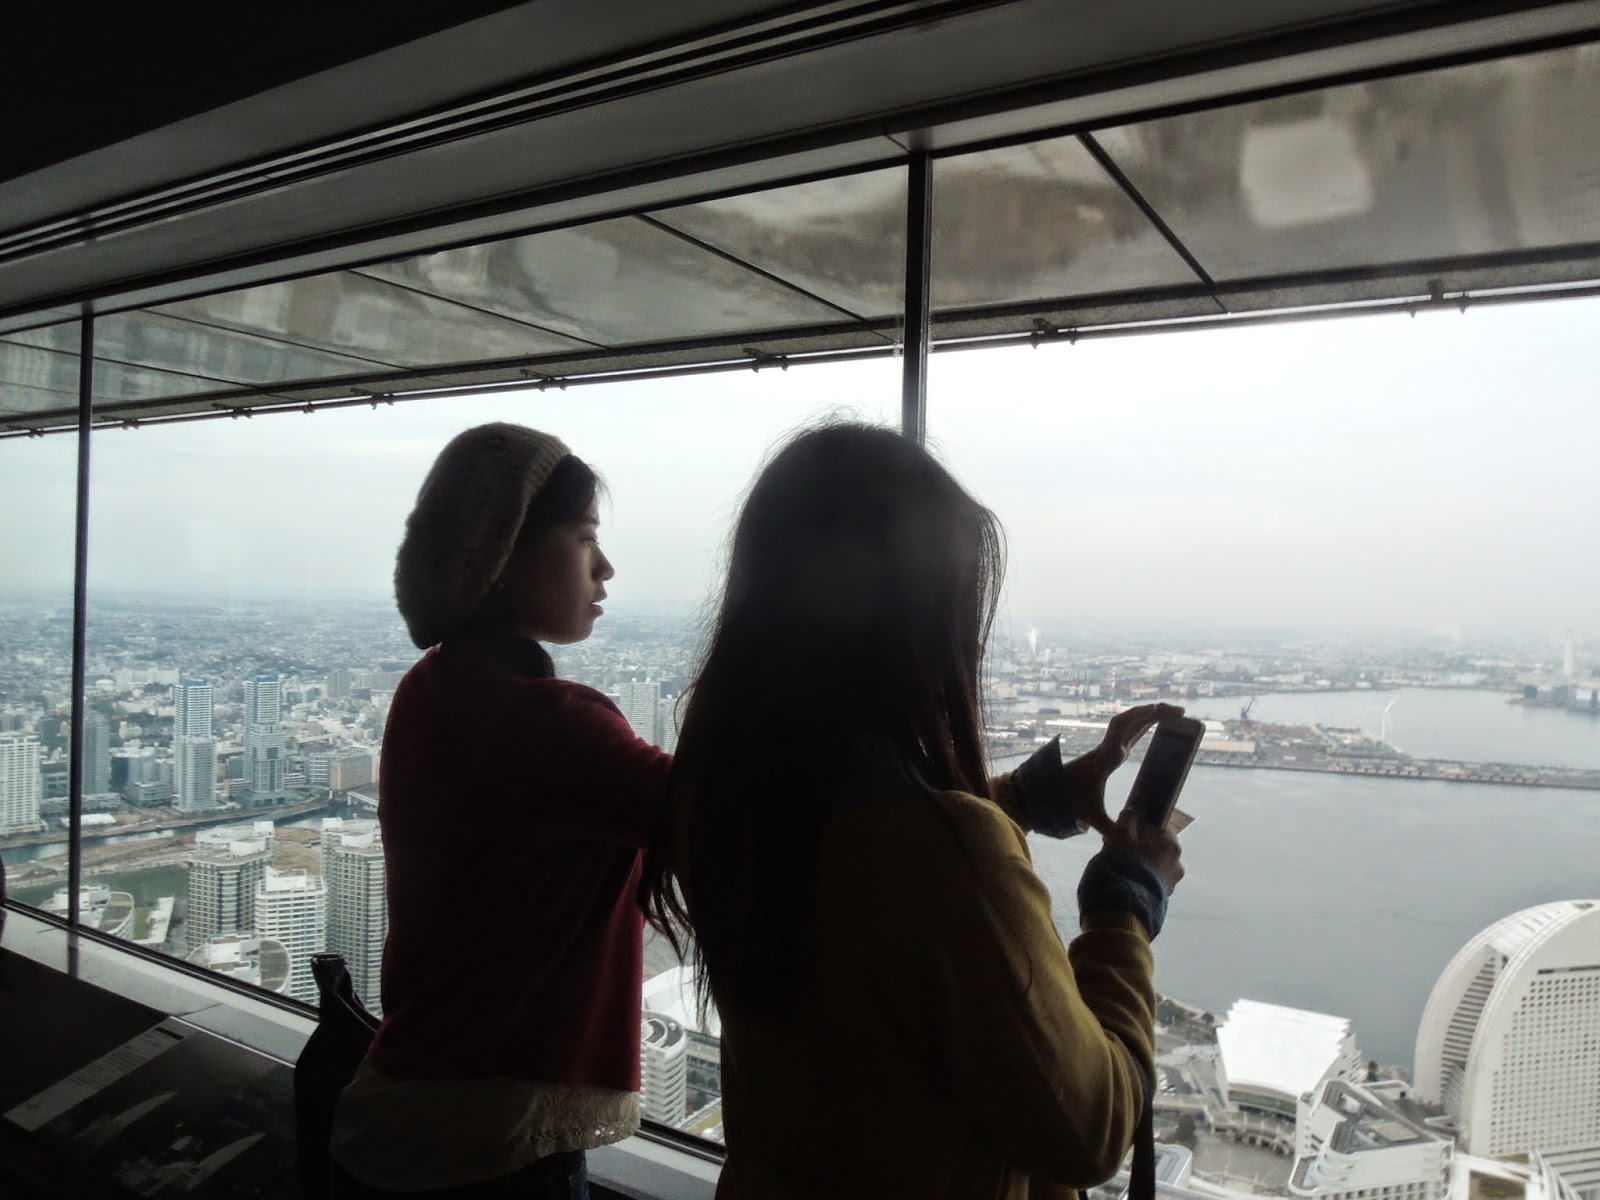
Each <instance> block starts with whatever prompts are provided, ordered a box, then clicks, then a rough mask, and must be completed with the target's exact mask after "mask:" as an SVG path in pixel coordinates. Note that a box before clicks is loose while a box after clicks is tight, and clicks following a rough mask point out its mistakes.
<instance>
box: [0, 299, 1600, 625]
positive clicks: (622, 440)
mask: <svg viewBox="0 0 1600 1200" xmlns="http://www.w3.org/2000/svg"><path fill="white" fill-rule="evenodd" d="M1597 324H1600V301H1570V302H1561V303H1550V304H1529V305H1520V306H1513V307H1507V308H1501V309H1497V310H1490V309H1475V310H1471V311H1469V312H1468V313H1466V314H1464V315H1462V314H1456V313H1430V314H1426V315H1423V316H1419V317H1416V318H1406V317H1403V316H1393V315H1390V316H1382V317H1369V318H1361V319H1355V320H1351V319H1346V320H1339V321H1323V322H1316V323H1302V324H1295V325H1286V326H1277V327H1272V328H1257V329H1237V330H1222V331H1213V332H1207V333H1197V334H1168V335H1162V336H1151V337H1143V338H1126V339H1108V340H1103V341H1095V342H1083V343H1080V344H1078V345H1077V346H1072V347H1068V346H1065V345H1056V346H1051V347H1046V348H1042V349H1039V350H1029V349H1026V348H1012V349H1005V350H988V351H981V352H971V353H960V354H942V355H937V356H935V358H934V365H933V370H932V376H931V383H930V389H929V390H930V399H929V417H928V424H929V431H930V438H931V443H932V445H933V446H934V448H935V450H936V452H937V453H939V454H940V455H941V457H942V458H943V459H944V461H945V462H946V463H947V464H948V465H949V466H950V467H951V468H952V469H953V470H954V471H955V472H956V474H957V475H958V476H959V477H960V478H961V479H962V480H963V481H964V482H965V483H967V484H968V486H969V487H970V488H971V489H972V490H973V491H974V492H975V493H976V494H977V495H978V497H979V498H980V499H981V500H983V501H984V502H985V503H987V504H989V505H990V506H991V507H992V508H994V509H995V510H996V511H997V512H998V513H999V515H1000V517H1001V519H1002V521H1003V522H1004V524H1005V527H1006V530H1007V534H1008V537H1009V541H1010V549H1011V570H1010V574H1009V588H1008V600H1007V608H1008V613H1009V617H1010V619H1011V621H1012V622H1013V623H1014V624H1015V625H1018V626H1022V625H1027V624H1038V625H1040V626H1041V627H1044V628H1047V629H1049V628H1052V627H1055V628H1062V627H1069V626H1072V625H1074V624H1077V623H1081V622H1097V623H1109V624H1113V625H1115V624H1117V623H1121V622H1131V623H1141V624H1143V623H1159V624H1162V625H1193V626H1200V627H1204V626H1216V625H1225V626H1231V627H1237V626H1264V627H1273V628H1298V629H1308V630H1315V629H1329V630H1374V631H1377V630H1393V631H1436V630H1438V631H1443V630H1451V629H1461V630H1464V631H1466V632H1468V633H1475V632H1501V631H1503V632H1518V633H1534V634H1553V633H1554V632H1556V631H1559V630H1560V629H1562V628H1563V627H1566V626H1569V625H1570V626H1572V627H1574V628H1576V629H1577V630H1578V631H1579V633H1580V635H1584V634H1587V635H1588V636H1591V637H1592V636H1595V635H1596V634H1600V555H1597V554H1596V553H1595V551H1594V543H1595V540H1596V539H1595V536H1594V532H1595V524H1596V522H1595V511H1596V503H1595V495H1594V489H1595V481H1596V479H1597V470H1596V461H1595V450H1596V447H1600V402H1597V401H1596V398H1595V397H1596V394H1597V389H1596V384H1595V377H1594V376H1595V371H1594V366H1593V359H1592V353H1591V352H1589V351H1587V350H1586V349H1585V347H1586V346H1587V345H1589V344H1590V343H1591V340H1592V336H1593V330H1594V328H1596V326H1597ZM898 384H899V363H898V361H887V360H886V361H879V362H874V363H862V364H854V365H844V366H826V367H807V368H796V369H793V370H790V371H788V372H777V371H763V372H761V373H760V374H753V373H746V372H741V373H736V374H729V375H715V376H704V377H699V378H688V379H680V380H672V381H655V382H643V383H638V384H618V385H609V386H602V387H588V388H575V389H572V390H569V391H567V392H564V393H561V392H553V393H546V394H539V393H523V394H520V395H516V396H509V395H507V396H500V397H496V398H489V399H476V400H449V401H433V402H421V403H413V404H397V405H395V406H393V407H385V408H382V409H380V410H378V411H376V412H374V411H370V410H368V409H365V408H363V409H354V410H344V411H339V412H323V413H318V414H315V415H310V416H307V415H302V414H293V415H282V416H273V417H261V418H257V419H255V420H252V421H249V422H244V421H228V420H222V421H214V422H201V423H196V424H191V425H180V426H173V427H170V428H165V429H161V428H146V429H143V430H139V431H113V432H107V433H104V434H101V435H97V437H96V439H95V445H94V456H93V462H94V487H93V494H92V500H91V519H92V522H93V525H92V529H93V541H92V555H93V557H92V575H91V583H92V586H95V587H106V588H117V589H131V590H147V589H160V590H163V591H168V592H180V593H188V594H193V595H195V596H196V597H197V598H205V599H228V598H232V599H239V600H244V599H249V598H252V597H254V596H257V595H267V594H278V595H283V594H288V595H296V596H317V595H321V594H346V595H348V594H366V595H370V596H373V597H380V596H383V595H385V594H386V593H387V588H388V581H389V576H390V571H391V569H392V564H393V555H394V549H395V546H396V543H397V541H398V538H399V534H400V530H401V526H402V523H403V521H404V518H405V514H406V512H407V511H408V509H409V507H410V504H411V501H412V500H413V499H414V497H415V495H416V490H417V487H418V485H419V484H420V482H421V480H422V477H423V475H424V473H425V472H426V470H427V468H428V465H429V463H430V461H431V459H432V457H433V455H434V454H435V453H436V452H437V451H438V449H439V447H440V446H441V445H442V444H443V443H444V442H445V441H446V440H447V439H448V438H449V437H450V436H451V435H452V434H454V433H455V432H457V431H459V430H460V429H463V428H465V427H467V426H469V425H472V424H476V423H478V422H481V421H486V420H514V421H522V422H525V423H528V424H533V425H537V426H540V427H542V428H546V429H549V430H551V431H553V432H555V433H557V434H559V435H560V436H561V437H563V438H564V439H565V440H566V441H567V442H568V444H569V445H570V446H572V448H573V449H574V451H575V452H577V453H578V454H580V455H582V456H583V457H585V458H587V459H589V460H590V461H592V462H593V463H594V464H595V465H596V466H597V467H598V468H599V469H600V471H601V472H602V474H603V475H604V476H605V477H606V479H607V481H608V483H609V486H610V490H611V501H610V503H609V505H608V506H607V507H606V510H605V514H604V515H605V527H604V528H603V530H602V538H603V541H604V544H605V546H606V549H607V552H608V553H609V554H610V556H611V557H612V559H613V560H614V562H615V563H616V566H617V571H618V576H617V579H616V580H615V581H614V582H613V584H612V585H611V586H610V590H611V593H612V595H613V597H614V598H615V602H616V603H617V604H619V605H622V606H625V607H627V608H630V609H633V610H638V611H649V612H659V613H666V614H672V613H686V612H689V611H692V610H694V609H695V608H696V607H697V606H698V605H700V604H701V603H702V601H703V600H704V598H705V597H706V595H707V594H708V592H709V591H710V590H711V589H712V588H713V587H714V583H715V579H716V576H717V573H718V570H719V568H720V555H721V551H722V547H723V544H724V539H725V536H726V533H727V530H728V527H729V522H730V520H731V518H732V516H733V514H734V512H735V511H736V509H737V504H738V501H739V498H740V495H741V493H742V491H743V489H744V488H745V487H746V485H747V484H748V482H749V480H750V478H751V476H752V474H753V473H754V471H755V470H756V469H757V467H758V465H759V464H760V462H761V461H762V458H763V457H764V455H765V454H766V453H767V452H768V450H769V448H770V447H771V446H772V445H773V444H774V442H775V441H776V440H778V439H779V438H781V436H782V435H783V434H784V433H785V432H786V431H788V430H791V429H793V428H796V427H799V426H801V425H803V424H805V423H806V422H807V421H808V420H811V419H815V418H816V417H818V416H823V415H828V414H834V415H849V416H856V417H860V418H863V419H868V420H875V421H884V422H895V421H897V420H898V411H899V400H898ZM72 451H73V445H72V442H71V440H70V439H68V438H63V437H50V438H44V439H33V440H20V439H19V440H9V441H6V442H5V443H3V445H0V465H3V467H4V474H3V476H0V495H3V496H4V498H5V506H6V512H7V514H8V519H7V520H6V521H4V522H3V523H0V561H4V562H5V563H6V571H5V578H6V579H7V580H8V581H10V582H12V583H13V584H15V585H20V586H27V587H53V588H62V589H64V598H66V597H67V596H70V553H71V549H70V548H71V530H72V515H71V501H72V483H73V479H72Z"/></svg>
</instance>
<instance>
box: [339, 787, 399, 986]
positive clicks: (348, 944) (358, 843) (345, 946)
mask: <svg viewBox="0 0 1600 1200" xmlns="http://www.w3.org/2000/svg"><path fill="white" fill-rule="evenodd" d="M322 878H323V880H324V881H325V882H326V886H327V904H328V949H329V950H331V951H333V952H334V953H335V954H340V955H343V956H344V962H345V966H346V967H348V968H349V971H350V982H351V984H352V985H353V986H354V988H355V992H356V995H357V996H359V997H360V998H361V999H362V1001H363V1002H364V1003H365V1004H366V1006H367V1007H368V1008H369V1009H371V1010H372V1011H373V1012H381V1011H382V1008H381V1005H382V997H381V995H380V988H379V980H380V975H381V973H382V968H383V943H384V939H385V938H387V937H388V936H389V889H388V874H387V872H386V870H385V867H384V860H383V833H382V830H381V829H380V827H379V825H378V823H377V822H376V821H374V820H371V819H369V818H353V819H350V820H343V819H341V818H339V817H329V818H327V819H325V820H324V821H323V822H322Z"/></svg>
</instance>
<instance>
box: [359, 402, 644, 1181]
mask: <svg viewBox="0 0 1600 1200" xmlns="http://www.w3.org/2000/svg"><path fill="white" fill-rule="evenodd" d="M598 487H599V483H598V480H597V479H596V476H595V473H594V471H593V470H591V469H590V467H589V466H588V464H586V463H584V462H583V461H582V460H581V459H579V458H577V457H575V456H574V455H572V454H571V453H570V452H569V451H568V450H567V447H566V446H565V445H563V444H562V443H561V442H560V441H559V440H558V439H556V438H554V437H552V436H551V435H549V434H547V433H541V432H539V431H537V430H533V429H528V428H525V427H523V426H520V425H507V424H493V425H480V426H478V427H476V428H473V429H469V430H467V431H466V432H464V433H462V434H460V435H459V436H458V437H456V438H455V439H453V440H452V441H451V442H450V443H449V444H448V445H447V446H446V447H445V448H444V449H443V450H442V451H441V452H440V454H439V457H438V460H437V461H436V462H435V463H434V466H433V469H432V470H431V471H430V472H429V473H428V477H427V479H426V480H425V481H424V482H423V485H422V490H421V492H420V494H419V495H418V497H417V503H416V507H415V508H414V509H413V511H412V513H411V516H410V517H409V519H408V520H407V522H406V534H405V539H404V541H403V542H402V544H401V546H400V550H399V555H398V558H397V561H396V567H395V598H396V601H397V603H398V606H399V609H400V614H401V616H402V617H403V618H404V619H405V622H406V627H407V629H408V630H409V632H410V634H411V637H412V640H413V641H414V642H415V643H416V644H417V646H419V647H421V648H423V649H425V650H426V651H427V653H425V654H424V655H423V656H422V658H421V659H420V660H419V661H418V662H417V664H416V665H415V666H413V667H412V668H411V670H410V671H409V672H407V674H406V676H405V678H404V679H403V680H401V682H400V686H399V687H398V689H397V690H396V691H395V696H394V702H393V706H392V707H391V708H390V711H389V721H388V726H387V728H386V729H385V731H384V737H383V760H382V766H381V768H380V799H379V807H378V819H379V822H380V824H381V826H382V830H383V847H384V860H385V862H386V864H387V868H388V893H389V918H390V923H389V936H388V941H387V943H386V944H385V947H384V957H383V985H382V994H383V1024H382V1026H381V1027H380V1029H379V1030H378V1035H377V1039H376V1041H375V1042H374V1043H373V1046H372V1049H371V1051H370V1052H369V1054H368V1055H367V1059H366V1061H365V1062H364V1063H363V1064H362V1067H361V1069H360V1070H359V1071H358V1073H357V1075H356V1078H355V1081H354V1082H353V1083H352V1084H351V1085H350V1086H349V1087H348V1088H346V1089H345V1091H344V1093H343V1095H342V1096H341V1098H340V1102H339V1108H338V1112H337V1114H336V1118H335V1125H334V1134H333V1144H332V1151H333V1156H334V1160H335V1163H336V1164H337V1165H336V1167H335V1172H334V1174H335V1180H334V1184H335V1186H334V1194H335V1195H336V1196H341V1197H346V1198H351V1200H366V1198H377V1197H385V1196H392V1195H399V1194H403V1195H405V1196H436V1197H439V1198H440V1200H444V1198H446V1197H452V1198H458V1200H488V1198H490V1197H502V1196H504V1197H512V1196H516V1197H524V1198H528V1197H541V1198H543V1197H549V1198H552V1200H555V1198H559V1200H580V1198H581V1197H586V1196H587V1195H588V1185H587V1172H586V1163H585V1158H584V1152H585V1151H586V1150H587V1149H589V1148H592V1147H595V1146H600V1145H604V1144H606V1143H609V1142H615V1141H618V1140H620V1139H621V1138H624V1137H626V1136H628V1135H629V1134H630V1133H632V1132H633V1131H634V1130H635V1129H636V1128H637V1127H638V1124H639V1104H638V1095H637V1093H638V1090H639V1083H640V1073H639V1006H640V989H641V983H642V959H641V954H642V941H643V926H644V922H643V917H642V915H641V913H640V912H639V909H638V905H637V897H636V893H637V888H638V884H639V878H640V868H641V861H642V852H643V849H644V847H645V845H646V843H647V842H648V840H649V836H650V832H651V830H652V828H653V827H654V825H655V823H656V819H657V814H658V812H659V810H660V807H661V802H662V798H663V796H664V795H665V787H666V780H667V772H668V769H669V767H670V762H671V760H670V759H669V758H668V757H667V755H665V754H663V753H662V752H661V751H660V750H657V749H656V748H655V747H654V746H651V745H649V744H647V743H645V742H643V741H641V740H640V739H639V738H638V737H636V736H635V735H634V732H633V730H632V729H631V728H630V727H629V725H628V722H627V720H626V719H625V718H624V717H623V715H622V713H621V712H620V711H619V710H618V709H617V707H616V705H614V704H612V703H611V701H610V700H608V699H607V698H606V697H605V696H603V695H602V694H600V693H599V692H597V691H595V690H594V689H592V688H588V687H585V686H583V685H582V684H579V683H574V682H572V681H570V680H565V679H560V678H558V677H557V676H556V674H555V667H554V664H553V663H552V662H551V660H550V656H549V654H548V653H546V651H545V649H544V647H543V646H542V645H541V644H540V643H551V644H564V643H571V642H578V641H582V640H583V639H584V638H586V637H588V636H589V634H590V632H591V631H592V630H593V628H594V623H595V621H596V619H597V618H598V617H599V616H600V615H601V608H600V601H601V600H603V599H604V598H605V594H606V593H605V584H606V582H607V581H608V580H609V579H610V578H611V577H612V575H613V573H614V572H613V571H612V567H611V563H610V562H609V560H607V558H606V556H605V554H604V553H603V552H602V551H601V549H600V544H599V532H598V529H599V522H600V517H599V513H598V511H597V509H596V493H597V491H598ZM369 999H370V997H369Z"/></svg>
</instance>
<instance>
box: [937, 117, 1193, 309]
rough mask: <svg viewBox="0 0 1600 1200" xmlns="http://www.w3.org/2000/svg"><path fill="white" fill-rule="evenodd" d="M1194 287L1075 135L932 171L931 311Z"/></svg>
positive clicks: (945, 162) (962, 159) (953, 161)
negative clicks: (1151, 288) (1132, 290)
mask: <svg viewBox="0 0 1600 1200" xmlns="http://www.w3.org/2000/svg"><path fill="white" fill-rule="evenodd" d="M1194 282H1196V279H1195V276H1194V274H1193V273H1192V272H1191V271H1190V270H1189V269H1188V267H1187V266H1185V264H1184V262H1183V260H1182V259H1181V258H1180V257H1179V256H1178V254H1177V253H1176V252H1175V251H1174V250H1173V249H1172V247H1171V246H1169V245H1168V244H1167V243H1166V241H1165V240H1164V239H1163V238H1162V237H1161V235H1160V233H1159V232H1158V231H1157V230H1156V228H1155V226H1153V225H1152V224H1151V223H1150V222H1149V221H1148V220H1147V219H1146V218H1145V216H1144V214H1143V213H1141V212H1140V211H1139V208H1138V206H1137V205H1136V204H1135V203H1134V202H1133V200H1132V199H1130V198H1129V196H1128V195H1127V193H1126V192H1124V191H1123V190H1122V189H1121V188H1120V187H1118V186H1117V184H1116V182H1115V181H1114V180H1113V179H1112V178H1111V177H1110V176H1109V175H1108V174H1106V172H1105V170H1104V169H1103V168H1102V167H1101V166H1100V165H1099V164H1098V163H1097V162H1095V160H1094V159H1093V157H1091V156H1090V154H1089V152H1088V150H1086V149H1085V148H1084V146H1083V144H1082V143H1081V142H1080V141H1078V139H1077V138H1055V139H1052V140H1050V141H1044V142H1033V143H1030V144H1028V145H1022V146H1010V147H1006V148H1004V149H1000V150H986V151H982V152H980V153H977V154H967V155H961V156H958V157H955V158H946V159H940V160H939V161H938V162H937V163H935V164H934V176H933V307H934V309H935V310H936V311H941V310H950V309H961V308H968V307H972V306H975V305H980V304H1008V303H1023V302H1027V301H1034V300H1052V299H1067V298H1072V297H1081V296H1098V295H1102V294H1104V293H1108V292H1121V291H1127V290H1129V289H1132V288H1149V287H1158V286H1163V285H1173V284H1184V283H1194Z"/></svg>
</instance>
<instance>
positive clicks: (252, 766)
mask: <svg viewBox="0 0 1600 1200" xmlns="http://www.w3.org/2000/svg"><path fill="white" fill-rule="evenodd" d="M287 742H288V735H287V734H285V733H284V730H283V681H282V680H281V679H280V678H279V677H278V676H276V675H252V676H251V677H250V678H249V679H246V680H245V681H244V785H245V787H247V788H249V789H250V790H251V791H252V792H254V793H255V794H256V795H258V796H265V795H273V794H276V793H278V792H281V791H282V790H283V767H284V746H285V745H286V744H287Z"/></svg>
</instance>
